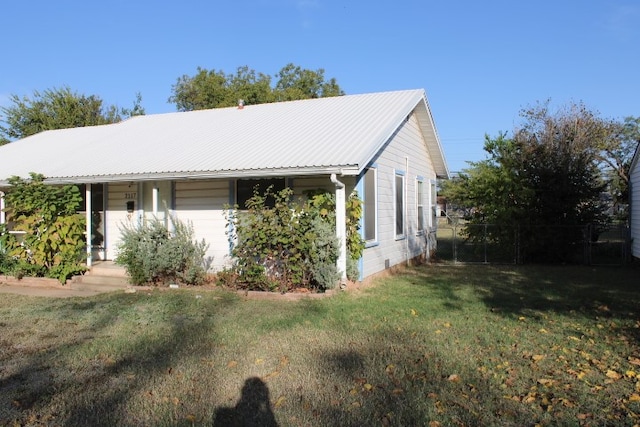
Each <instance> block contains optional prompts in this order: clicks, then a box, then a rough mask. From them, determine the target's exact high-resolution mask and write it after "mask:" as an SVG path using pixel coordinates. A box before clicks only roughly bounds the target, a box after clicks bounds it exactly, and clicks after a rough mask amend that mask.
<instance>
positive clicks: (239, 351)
mask: <svg viewBox="0 0 640 427" xmlns="http://www.w3.org/2000/svg"><path fill="white" fill-rule="evenodd" d="M637 274H638V270H637V269H632V268H630V269H592V268H582V267H521V268H516V267H481V266H473V267H471V266H466V267H450V266H423V267H418V268H415V269H409V270H407V271H405V272H403V273H402V274H399V275H396V276H393V277H387V278H383V279H380V281H378V282H377V283H376V284H375V286H367V287H365V288H363V289H362V290H361V291H359V292H357V293H351V292H344V293H341V294H339V295H337V296H335V297H333V298H326V299H313V300H312V299H308V300H301V301H263V300H245V299H243V298H241V297H239V296H237V295H236V294H233V293H229V292H223V291H198V290H182V289H181V290H178V291H175V292H166V291H164V292H163V291H159V290H153V291H149V292H139V293H136V294H118V293H116V294H107V295H100V296H96V297H93V298H87V299H64V300H61V299H46V298H27V297H22V296H14V295H4V297H3V298H2V300H0V319H2V320H1V321H0V329H1V332H2V335H0V337H1V338H0V344H1V345H0V425H13V424H14V423H15V424H16V425H66V426H80V425H82V426H84V425H105V426H106V425H109V426H113V425H167V426H169V425H171V426H175V425H184V426H191V425H212V424H219V425H229V423H232V422H235V421H238V420H239V419H240V420H244V421H245V422H251V421H252V420H253V421H255V419H254V418H255V417H257V418H258V419H259V420H260V423H261V425H280V426H289V425H290V426H299V425H302V426H304V425H309V426H316V425H343V426H350V425H353V426H359V425H397V426H401V425H430V423H431V425H438V423H439V425H468V426H473V425H497V426H512V425H518V426H521V425H535V424H540V425H633V424H636V423H640V418H639V417H638V414H639V413H640V405H639V403H638V402H639V401H640V382H639V380H638V376H639V375H640V348H639V341H638V338H639V337H640V323H639V321H640V319H639V318H638V313H639V312H640V310H638V309H639V308H640V307H638V305H639V303H638V301H639V299H638V291H637V289H636V286H637V285H636V284H635V282H636V281H637Z"/></svg>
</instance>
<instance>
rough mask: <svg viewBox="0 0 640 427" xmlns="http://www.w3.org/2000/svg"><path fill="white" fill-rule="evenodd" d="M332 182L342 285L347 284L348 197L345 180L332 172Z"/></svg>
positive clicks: (338, 266)
mask: <svg viewBox="0 0 640 427" xmlns="http://www.w3.org/2000/svg"><path fill="white" fill-rule="evenodd" d="M331 182H332V183H333V184H334V185H335V186H336V236H337V237H338V241H339V244H340V254H339V255H338V261H337V263H336V267H337V268H338V272H339V273H340V285H341V287H344V286H345V285H346V284H347V218H346V197H345V186H344V183H343V182H340V181H338V178H337V177H336V174H335V173H332V174H331Z"/></svg>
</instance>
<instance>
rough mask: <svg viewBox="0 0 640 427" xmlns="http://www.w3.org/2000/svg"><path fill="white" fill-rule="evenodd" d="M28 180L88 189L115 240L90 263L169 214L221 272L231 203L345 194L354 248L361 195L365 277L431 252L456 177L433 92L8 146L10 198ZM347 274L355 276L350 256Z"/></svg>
mask: <svg viewBox="0 0 640 427" xmlns="http://www.w3.org/2000/svg"><path fill="white" fill-rule="evenodd" d="M29 172H36V173H39V174H43V175H44V176H45V177H46V182H48V183H50V184H67V183H71V184H78V185H81V186H82V187H83V188H84V189H85V190H84V191H86V200H87V201H88V203H87V204H88V206H87V212H91V211H92V210H93V211H100V217H101V218H102V221H101V223H100V224H98V226H99V228H100V231H101V233H102V234H103V235H104V239H103V241H102V242H101V244H100V248H99V249H98V250H94V251H93V253H92V252H91V250H89V251H88V252H89V253H88V258H87V263H88V265H91V262H92V259H96V258H98V259H107V260H108V259H113V258H114V257H115V255H116V253H117V250H118V241H119V237H120V228H121V225H122V224H123V223H126V222H131V221H143V220H144V218H147V217H149V215H155V216H159V217H161V218H162V217H164V215H165V213H168V214H169V215H175V216H176V217H178V218H180V219H182V220H189V221H191V222H192V223H193V226H194V229H195V232H196V235H197V237H198V238H199V239H200V238H204V239H205V240H206V241H207V243H209V245H210V249H209V254H208V255H209V256H211V257H212V258H213V268H221V267H223V266H224V265H225V264H226V263H228V262H229V243H228V241H227V237H226V235H225V229H226V224H225V218H224V215H223V207H224V205H225V204H229V203H230V204H233V203H236V202H240V203H242V201H243V200H244V198H246V197H247V194H250V189H252V188H253V186H254V185H255V184H256V183H259V182H261V181H264V180H269V182H272V183H275V184H276V185H281V186H285V185H286V186H289V187H291V188H292V189H293V190H294V192H295V193H296V194H300V195H301V194H302V193H303V191H305V190H307V189H316V188H325V189H330V190H331V191H335V193H336V196H337V197H336V200H337V201H338V207H337V208H336V214H337V215H338V218H339V221H338V227H337V230H336V233H337V236H338V237H339V238H340V239H341V242H342V245H343V247H344V235H345V227H344V200H345V197H346V195H348V194H349V193H350V192H351V191H353V190H354V189H355V190H357V191H358V194H359V195H360V197H361V198H362V199H363V200H364V217H363V221H362V233H363V237H364V238H365V240H366V243H367V246H366V249H365V251H364V255H363V257H362V259H361V260H360V263H361V264H360V271H361V276H362V277H363V278H364V277H367V276H370V275H372V274H374V273H377V272H380V271H382V270H384V269H385V268H388V267H390V266H394V265H397V264H400V263H405V262H407V261H409V260H411V259H413V258H415V257H421V256H422V257H428V256H429V255H430V253H431V251H432V250H433V249H434V248H435V226H436V218H435V217H434V213H435V206H436V178H446V177H448V175H449V172H448V169H447V164H446V161H445V157H444V154H443V151H442V146H441V144H440V140H439V138H438V133H437V131H436V127H435V124H434V122H433V117H432V114H431V110H430V108H429V104H428V101H427V98H426V95H425V93H424V91H423V90H406V91H395V92H383V93H371V94H362V95H348V96H341V97H334V98H320V99H312V100H302V101H291V102H281V103H273V104H262V105H248V106H244V107H234V108H221V109H213V110H202V111H193V112H180V113H168V114H156V115H147V116H137V117H133V118H130V119H128V120H125V121H123V122H120V123H116V124H111V125H104V126H93V127H84V128H74V129H63V130H53V131H45V132H42V133H39V134H36V135H33V136H30V137H27V138H24V139H22V140H19V141H15V142H12V143H10V144H7V145H5V146H2V147H0V190H2V189H4V190H5V191H6V189H7V185H8V179H9V178H10V177H11V176H20V177H24V178H26V177H28V176H29ZM87 219H88V221H87V222H88V223H89V224H87V229H88V230H91V228H90V227H91V224H90V223H91V215H87ZM0 220H3V218H0ZM94 225H95V224H94ZM342 253H343V254H344V253H345V251H344V250H343V251H342ZM338 267H339V269H340V270H341V271H342V272H343V273H344V272H345V259H344V257H341V259H340V260H339V261H338Z"/></svg>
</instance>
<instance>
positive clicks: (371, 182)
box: [363, 168, 378, 242]
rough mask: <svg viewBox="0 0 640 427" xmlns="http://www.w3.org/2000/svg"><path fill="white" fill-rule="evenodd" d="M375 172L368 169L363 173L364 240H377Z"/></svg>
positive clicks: (372, 169)
mask: <svg viewBox="0 0 640 427" xmlns="http://www.w3.org/2000/svg"><path fill="white" fill-rule="evenodd" d="M377 178H378V177H377V170H376V168H369V169H367V171H366V172H365V173H364V194H363V196H364V221H363V226H364V240H365V241H366V242H375V241H377V240H378V190H377Z"/></svg>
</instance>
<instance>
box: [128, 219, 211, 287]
mask: <svg viewBox="0 0 640 427" xmlns="http://www.w3.org/2000/svg"><path fill="white" fill-rule="evenodd" d="M171 223H172V225H173V232H170V231H169V230H168V228H167V227H166V226H165V224H164V223H163V222H161V221H159V220H158V219H151V220H147V221H146V222H145V223H144V224H143V225H138V226H123V227H121V232H122V242H121V244H120V246H119V251H118V255H117V257H116V259H115V262H116V263H117V264H119V265H122V266H124V267H125V269H126V270H127V273H128V274H129V276H130V277H131V281H132V282H133V283H134V284H136V285H141V284H143V283H168V282H181V283H186V284H189V285H199V284H202V283H203V282H204V280H205V275H206V272H207V270H208V268H209V264H210V260H208V259H205V254H206V251H207V249H208V247H209V245H208V244H206V242H205V241H204V239H203V240H201V241H197V240H195V239H194V232H193V226H192V225H191V223H184V222H182V221H180V220H178V219H177V218H171Z"/></svg>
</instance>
